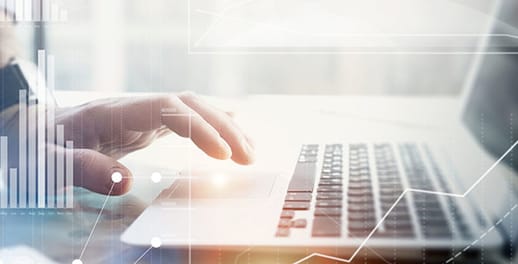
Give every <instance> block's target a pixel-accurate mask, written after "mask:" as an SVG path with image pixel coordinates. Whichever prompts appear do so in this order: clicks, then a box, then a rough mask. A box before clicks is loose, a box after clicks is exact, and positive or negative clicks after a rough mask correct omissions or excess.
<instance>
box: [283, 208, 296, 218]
mask: <svg viewBox="0 0 518 264" xmlns="http://www.w3.org/2000/svg"><path fill="white" fill-rule="evenodd" d="M293 217H295V212H294V211H287V210H283V211H282V212H281V218H283V219H292V218H293Z"/></svg>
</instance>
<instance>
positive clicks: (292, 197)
mask: <svg viewBox="0 0 518 264" xmlns="http://www.w3.org/2000/svg"><path fill="white" fill-rule="evenodd" d="M311 198H312V195H311V193H306V192H303V193H299V192H288V194H286V198H285V200H286V201H290V202H293V201H294V202H309V201H311Z"/></svg>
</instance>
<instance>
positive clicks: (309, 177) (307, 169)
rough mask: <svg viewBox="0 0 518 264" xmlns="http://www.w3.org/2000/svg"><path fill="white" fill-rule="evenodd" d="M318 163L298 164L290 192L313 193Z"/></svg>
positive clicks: (289, 187) (289, 188) (290, 185)
mask: <svg viewBox="0 0 518 264" xmlns="http://www.w3.org/2000/svg"><path fill="white" fill-rule="evenodd" d="M316 169H317V167H316V163H314V162H312V163H297V166H296V167H295V171H294V172H293V176H292V178H291V181H290V184H289V186H288V191H289V192H313V186H314V183H315V177H316V173H317V171H316Z"/></svg>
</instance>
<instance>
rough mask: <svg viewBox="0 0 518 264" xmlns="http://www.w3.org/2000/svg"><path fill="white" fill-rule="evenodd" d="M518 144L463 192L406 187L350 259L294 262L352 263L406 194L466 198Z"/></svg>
mask: <svg viewBox="0 0 518 264" xmlns="http://www.w3.org/2000/svg"><path fill="white" fill-rule="evenodd" d="M517 145H518V141H516V142H514V144H513V145H512V146H511V147H509V149H507V151H506V152H505V153H504V154H503V155H502V156H501V157H500V158H499V159H498V160H496V161H495V162H494V163H493V165H491V166H490V167H489V168H488V169H487V170H486V171H485V172H484V174H482V176H480V178H479V179H478V180H477V181H476V182H475V183H473V185H471V187H469V188H468V190H467V191H465V192H464V193H462V194H455V193H445V192H436V191H430V190H420V189H411V188H409V189H405V190H404V191H403V193H401V195H399V197H398V198H397V200H396V201H395V202H394V204H393V205H392V206H391V207H390V208H389V209H388V210H387V212H386V213H385V215H384V216H383V217H382V218H381V219H380V221H379V222H378V224H376V226H375V227H374V229H372V231H371V232H370V233H369V235H368V236H367V237H366V238H365V239H364V240H363V241H362V243H361V244H360V246H359V247H358V248H357V249H356V250H355V251H354V252H353V254H352V255H351V257H350V258H348V259H343V258H338V257H333V256H328V255H325V254H320V253H312V254H310V255H308V256H306V257H304V258H302V259H300V260H297V261H296V262H294V263H293V264H300V263H302V262H304V261H306V260H308V259H310V258H312V257H322V258H326V259H330V260H335V261H340V262H346V263H350V262H351V261H353V259H354V258H355V257H356V255H358V253H359V252H360V250H361V249H362V248H363V247H364V246H365V244H367V241H369V239H370V238H371V237H372V236H373V235H374V233H375V232H376V230H378V228H379V227H380V226H381V224H382V223H383V221H385V219H386V218H387V217H388V215H389V214H390V213H391V212H392V210H394V207H396V205H397V204H398V203H399V201H401V199H403V198H404V196H405V195H406V194H407V193H409V192H413V193H426V194H434V195H438V196H449V197H458V198H464V197H466V195H468V194H469V193H471V192H472V191H473V189H475V187H477V185H479V184H480V183H481V182H482V181H483V180H484V178H486V177H487V175H489V173H490V172H491V171H493V169H495V167H496V166H498V164H500V162H502V160H504V159H505V157H506V156H507V155H509V153H511V151H512V150H513V149H514V148H515V147H516V146H517Z"/></svg>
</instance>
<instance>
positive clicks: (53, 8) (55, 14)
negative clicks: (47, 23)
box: [50, 3, 59, 21]
mask: <svg viewBox="0 0 518 264" xmlns="http://www.w3.org/2000/svg"><path fill="white" fill-rule="evenodd" d="M50 20H51V21H58V20H59V6H58V5H57V4H56V3H51V4H50Z"/></svg>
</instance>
